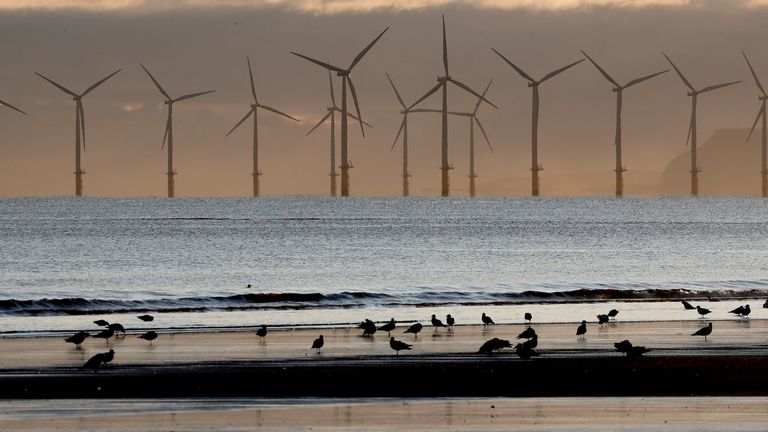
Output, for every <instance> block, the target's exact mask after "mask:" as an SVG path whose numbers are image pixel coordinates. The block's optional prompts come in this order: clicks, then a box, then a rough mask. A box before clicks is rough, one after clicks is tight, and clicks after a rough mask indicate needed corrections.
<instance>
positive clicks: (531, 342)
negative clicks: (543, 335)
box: [523, 334, 539, 349]
mask: <svg viewBox="0 0 768 432" xmlns="http://www.w3.org/2000/svg"><path fill="white" fill-rule="evenodd" d="M523 346H524V347H525V348H530V349H533V348H536V347H537V346H539V335H536V334H534V335H533V336H531V338H530V339H528V340H527V341H525V342H523Z"/></svg>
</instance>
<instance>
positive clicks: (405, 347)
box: [389, 337, 413, 355]
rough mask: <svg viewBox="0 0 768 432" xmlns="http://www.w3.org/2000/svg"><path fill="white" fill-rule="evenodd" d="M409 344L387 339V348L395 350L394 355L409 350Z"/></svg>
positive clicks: (391, 338)
mask: <svg viewBox="0 0 768 432" xmlns="http://www.w3.org/2000/svg"><path fill="white" fill-rule="evenodd" d="M411 346H413V345H411V344H407V343H405V342H401V341H399V340H395V338H394V337H390V338H389V347H390V348H392V349H393V350H395V355H400V351H402V350H409V349H411Z"/></svg>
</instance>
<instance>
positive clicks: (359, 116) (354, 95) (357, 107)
mask: <svg viewBox="0 0 768 432" xmlns="http://www.w3.org/2000/svg"><path fill="white" fill-rule="evenodd" d="M346 79H347V81H348V82H349V90H350V91H351V92H352V100H353V101H354V102H355V111H357V121H358V122H360V131H362V133H363V138H365V128H363V115H362V114H360V104H358V103H357V92H356V91H355V85H354V84H353V83H352V78H350V77H349V75H347V77H346Z"/></svg>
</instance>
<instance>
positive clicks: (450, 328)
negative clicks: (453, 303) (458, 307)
mask: <svg viewBox="0 0 768 432" xmlns="http://www.w3.org/2000/svg"><path fill="white" fill-rule="evenodd" d="M445 322H446V323H448V331H453V325H454V324H456V320H455V319H453V317H452V316H451V314H448V315H446V316H445Z"/></svg>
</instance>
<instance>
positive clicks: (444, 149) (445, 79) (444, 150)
mask: <svg viewBox="0 0 768 432" xmlns="http://www.w3.org/2000/svg"><path fill="white" fill-rule="evenodd" d="M443 67H444V70H445V75H444V76H441V77H437V85H435V86H434V87H432V88H431V89H430V90H429V91H428V92H427V93H425V94H424V96H422V97H421V98H420V99H419V100H417V101H416V102H414V103H413V104H412V105H411V106H410V107H409V108H413V107H414V106H416V105H418V104H419V103H421V101H423V100H424V99H426V98H428V97H430V96H432V94H433V93H435V92H436V91H438V90H439V89H441V88H442V90H443V107H442V111H441V113H442V120H443V122H442V141H441V158H442V163H441V165H440V170H441V171H442V182H441V195H442V196H444V197H447V196H448V195H450V179H449V176H448V171H450V170H451V169H453V167H452V166H451V165H450V164H449V163H448V83H449V82H450V83H453V85H455V86H457V87H459V88H460V89H462V90H464V91H466V92H468V93H470V94H472V95H474V96H475V97H477V98H479V99H480V100H482V101H483V102H485V103H487V104H489V105H491V106H492V107H494V108H498V107H497V106H496V105H494V104H493V103H492V102H490V101H489V100H488V99H486V98H485V97H483V96H481V95H480V94H479V93H478V92H476V91H474V90H472V89H471V88H470V87H469V86H467V85H466V84H464V83H462V82H460V81H457V80H455V79H453V77H451V75H450V74H449V73H448V42H447V41H446V37H445V15H443Z"/></svg>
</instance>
